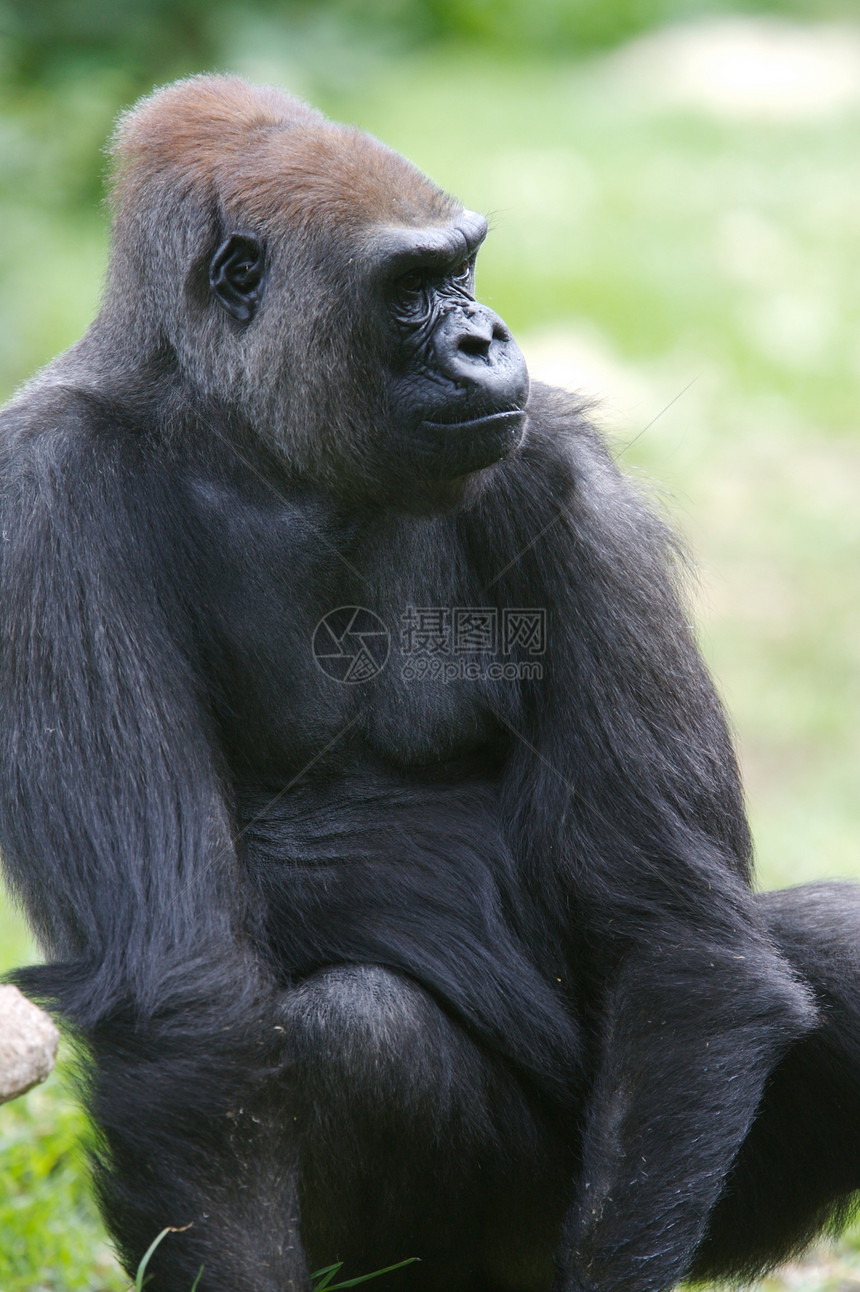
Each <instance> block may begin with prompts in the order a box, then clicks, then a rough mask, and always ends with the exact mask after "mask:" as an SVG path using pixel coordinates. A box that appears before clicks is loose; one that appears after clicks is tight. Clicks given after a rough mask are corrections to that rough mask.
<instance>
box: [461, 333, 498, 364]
mask: <svg viewBox="0 0 860 1292" xmlns="http://www.w3.org/2000/svg"><path fill="white" fill-rule="evenodd" d="M491 343H492V337H487V336H476V335H475V333H474V332H468V333H467V334H466V335H465V336H461V337H460V339H459V341H458V342H457V349H458V350H459V351H460V353H461V354H466V355H468V356H469V358H470V359H486V357H487V355H488V354H489V353H490V345H491Z"/></svg>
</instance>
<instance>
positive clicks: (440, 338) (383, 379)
mask: <svg viewBox="0 0 860 1292" xmlns="http://www.w3.org/2000/svg"><path fill="white" fill-rule="evenodd" d="M486 231H487V225H486V221H485V220H484V219H483V217H482V216H479V215H475V214H474V213H472V212H469V211H460V212H458V213H457V214H455V215H454V217H453V218H452V221H451V223H450V224H447V225H431V226H429V227H426V228H418V229H415V228H405V227H383V228H376V229H373V230H370V231H369V232H367V233H366V235H365V236H364V237H363V238H361V239H360V245H355V244H352V245H349V244H344V245H342V246H338V245H335V246H331V245H330V247H329V256H330V257H331V259H329V265H328V267H329V269H330V270H331V269H333V268H335V262H337V261H341V262H344V261H348V263H349V265H350V267H351V268H352V269H354V267H355V266H356V265H357V266H359V270H358V273H354V272H353V273H352V274H350V275H349V277H350V278H351V279H352V285H353V292H354V293H355V297H356V298H355V299H354V300H353V301H351V302H350V307H349V308H348V309H347V310H346V317H347V318H349V317H350V316H352V317H353V318H354V316H355V315H356V314H357V315H358V318H357V320H356V322H355V323H354V324H353V327H354V340H355V347H356V350H355V354H354V358H355V361H356V363H359V361H360V365H361V368H362V369H363V370H364V369H365V368H366V367H367V364H368V355H367V348H368V342H369V341H371V338H372V341H371V345H372V364H371V368H372V376H371V378H370V381H369V385H370V386H371V387H372V388H373V387H375V389H369V390H368V391H367V392H366V394H365V398H366V400H367V407H366V411H367V414H368V420H369V422H370V424H371V426H372V428H373V431H372V434H373V436H374V438H376V439H377V443H376V444H375V445H374V446H373V448H374V456H375V457H376V458H377V460H378V461H385V460H386V459H387V461H388V463H389V465H390V469H391V470H392V471H393V472H394V473H395V474H396V475H398V476H400V477H401V478H405V479H411V480H413V481H416V482H420V481H422V480H423V481H426V482H427V483H431V484H432V483H440V482H441V483H444V482H446V481H454V480H459V479H461V478H462V477H465V476H469V475H471V474H472V473H474V472H477V471H481V470H483V469H485V468H486V467H489V466H492V464H493V463H495V462H498V461H500V460H501V459H502V458H504V457H506V456H507V455H508V454H509V453H510V452H511V451H512V450H513V449H515V448H516V447H517V446H518V445H519V444H520V443H521V442H522V439H523V436H524V431H525V422H526V415H525V406H526V401H527V399H528V391H529V379H528V372H527V370H526V365H525V361H524V359H523V356H522V354H521V352H520V350H519V348H518V346H517V344H516V342H515V341H514V340H513V338H512V336H511V334H510V332H509V331H508V328H507V327H506V326H505V324H504V323H503V322H502V320H501V319H500V318H499V316H498V315H497V314H495V313H494V312H493V311H492V310H490V309H488V308H487V307H486V306H484V305H480V304H479V303H478V302H476V300H475V297H474V268H475V257H476V255H477V252H478V248H479V247H480V245H481V243H482V241H483V239H484V237H485V235H486ZM266 259H267V253H266V248H265V246H264V244H263V242H262V240H260V239H259V238H257V237H255V235H254V234H253V232H251V231H248V230H241V231H234V232H233V233H231V234H230V235H229V236H228V237H227V238H226V240H225V241H224V242H222V244H221V245H220V246H219V248H218V249H217V251H216V252H215V255H214V256H213V258H212V260H211V262H210V267H209V285H210V288H211V291H212V293H213V295H214V297H215V299H216V300H217V301H218V303H219V305H220V306H221V307H222V308H223V309H224V310H225V311H226V312H227V313H228V314H229V315H230V317H231V318H233V319H234V320H235V321H236V322H237V323H238V324H239V325H240V326H241V327H245V326H247V325H249V324H250V323H251V322H253V320H254V318H255V316H256V314H257V311H258V309H259V308H260V306H261V304H262V303H263V300H264V296H265V289H266V270H267V266H266ZM327 259H328V257H327ZM260 321H261V323H262V318H261V320H260ZM375 410H379V412H378V413H377V412H376V411H375Z"/></svg>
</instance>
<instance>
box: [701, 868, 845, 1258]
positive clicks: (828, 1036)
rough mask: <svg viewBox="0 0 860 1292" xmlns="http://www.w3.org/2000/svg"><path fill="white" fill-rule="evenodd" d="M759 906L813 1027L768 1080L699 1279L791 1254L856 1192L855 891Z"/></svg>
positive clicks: (810, 891) (825, 891)
mask: <svg viewBox="0 0 860 1292" xmlns="http://www.w3.org/2000/svg"><path fill="white" fill-rule="evenodd" d="M759 900H760V902H761V905H762V909H763V911H764V913H765V917H766V920H767V924H768V926H769V928H770V930H771V933H772V935H773V937H774V939H775V940H776V942H777V943H778V945H779V947H780V949H781V950H782V951H783V953H784V954H785V955H786V957H787V958H788V959H789V960H790V962H791V963H792V965H793V966H794V968H795V970H796V971H797V973H798V975H799V976H801V977H802V978H803V979H805V981H806V982H807V983H808V984H809V985H810V986H811V987H812V989H813V991H814V993H815V997H816V1000H817V1002H818V1004H819V1006H820V1011H821V1022H820V1024H819V1026H818V1027H817V1028H816V1029H815V1030H814V1031H813V1032H811V1033H810V1034H809V1035H807V1036H806V1037H804V1038H803V1040H801V1041H799V1042H798V1043H797V1044H796V1045H795V1046H794V1047H793V1048H792V1049H791V1050H790V1051H789V1052H788V1054H787V1055H786V1057H785V1058H784V1059H783V1061H782V1062H781V1064H780V1065H779V1066H778V1068H777V1069H776V1071H775V1072H774V1073H773V1074H772V1076H771V1079H770V1081H769V1082H768V1085H767V1088H766V1091H765V1095H764V1099H763V1101H762V1105H761V1109H760V1112H759V1114H758V1116H757V1118H756V1120H755V1122H754V1123H753V1126H752V1129H751V1131H750V1133H749V1135H748V1137H747V1139H746V1141H745V1143H744V1145H743V1147H742V1148H741V1151H740V1153H739V1154H738V1158H737V1161H736V1163H735V1166H734V1168H733V1170H732V1173H731V1175H730V1176H729V1179H728V1181H727V1184H726V1188H725V1191H724V1194H723V1196H722V1198H721V1199H720V1201H719V1203H718V1204H717V1206H716V1208H715V1209H714V1212H713V1213H712V1216H711V1222H710V1226H709V1230H708V1234H707V1237H706V1239H705V1241H704V1243H703V1244H702V1247H701V1248H700V1250H699V1252H698V1255H697V1258H696V1263H695V1267H694V1273H695V1274H696V1276H701V1277H710V1276H713V1275H717V1274H735V1275H739V1276H742V1277H746V1276H750V1277H751V1276H753V1275H754V1274H756V1273H757V1272H759V1271H760V1270H762V1269H763V1268H766V1267H767V1266H768V1265H770V1264H772V1263H773V1262H774V1261H775V1260H777V1259H781V1258H783V1257H786V1256H789V1255H791V1254H792V1253H793V1252H796V1251H798V1250H799V1249H800V1248H802V1247H803V1246H804V1245H805V1243H806V1242H807V1241H808V1240H809V1239H810V1238H812V1237H813V1236H814V1234H815V1233H816V1232H817V1231H818V1230H819V1229H820V1228H821V1226H822V1224H825V1223H826V1222H827V1221H828V1220H830V1221H832V1222H833V1223H834V1224H838V1222H839V1220H840V1219H841V1218H842V1216H844V1214H845V1212H846V1211H847V1208H848V1205H849V1204H850V1201H851V1197H850V1195H851V1194H852V1193H853V1192H854V1191H855V1190H857V1189H860V887H858V886H856V885H853V884H849V883H841V884H840V883H827V884H811V885H808V886H804V887H800V888H793V889H786V890H784V891H781V892H776V893H765V894H762V895H761V897H760V898H759Z"/></svg>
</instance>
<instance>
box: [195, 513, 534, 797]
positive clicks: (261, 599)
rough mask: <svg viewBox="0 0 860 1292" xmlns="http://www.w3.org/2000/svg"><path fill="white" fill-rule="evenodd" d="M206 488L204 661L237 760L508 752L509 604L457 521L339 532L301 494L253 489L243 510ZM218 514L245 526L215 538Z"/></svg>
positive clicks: (513, 692) (433, 760) (257, 765)
mask: <svg viewBox="0 0 860 1292" xmlns="http://www.w3.org/2000/svg"><path fill="white" fill-rule="evenodd" d="M204 501H205V502H207V504H208V506H207V510H208V511H209V512H210V513H211V514H210V519H211V522H212V542H213V547H212V548H211V549H210V551H209V552H208V553H207V554H206V555H205V558H204V561H203V563H202V568H203V570H204V572H205V573H206V575H207V577H208V578H209V579H211V581H212V584H213V586H212V587H211V599H210V600H209V604H212V605H214V606H215V607H216V614H217V628H216V631H215V633H214V634H212V640H214V641H215V642H216V643H217V645H216V647H215V649H214V650H213V652H212V655H211V658H210V659H209V660H208V661H207V664H206V667H207V671H208V672H209V682H210V684H211V687H212V695H213V701H214V707H215V710H216V714H217V717H218V720H219V724H220V725H221V728H222V730H223V732H224V734H225V738H226V745H227V749H228V753H229V756H230V759H231V761H234V762H235V763H236V764H237V765H238V766H239V767H240V768H253V769H254V774H255V776H259V775H262V776H263V777H264V778H265V779H268V778H269V777H270V776H271V777H272V778H274V779H281V778H282V777H283V776H284V775H296V774H298V773H299V772H301V771H302V769H304V768H306V767H308V766H309V765H312V766H313V767H314V768H315V769H316V771H317V773H318V774H319V773H324V772H325V771H326V770H327V769H331V768H339V767H343V766H344V765H346V766H349V765H350V764H352V763H353V762H355V761H360V762H361V763H364V762H365V761H366V760H367V758H368V757H369V756H370V757H373V758H375V759H378V760H379V761H380V762H381V763H383V764H387V765H389V766H392V765H393V766H402V767H404V768H431V769H432V768H433V767H434V766H435V765H439V764H451V763H460V762H465V763H467V764H471V763H473V762H474V761H475V760H476V759H477V760H478V761H481V762H482V761H483V760H484V759H485V758H486V759H487V760H489V761H490V762H494V761H496V762H497V761H498V760H499V759H500V758H501V757H502V747H503V746H504V745H505V744H506V741H507V734H506V733H507V730H508V729H507V727H506V722H509V721H510V720H511V718H512V716H514V715H515V713H516V709H517V706H518V703H519V676H518V673H517V670H516V667H515V666H514V661H513V659H512V657H511V654H510V650H509V649H508V647H507V645H506V642H505V640H504V639H503V633H504V631H505V626H504V625H503V622H502V620H503V616H504V610H503V608H501V607H499V606H497V605H494V604H493V603H492V601H491V599H490V598H489V597H488V595H487V593H486V591H484V590H482V589H481V587H480V585H479V584H478V582H477V580H476V579H475V577H474V575H473V573H472V571H471V568H470V564H469V560H468V556H467V553H466V552H465V550H464V548H463V546H462V545H461V544H460V543H459V542H458V541H457V535H456V528H455V526H454V524H453V522H451V521H449V520H447V519H445V518H414V517H410V518H402V519H400V520H397V521H389V522H387V523H386V524H383V523H381V522H380V523H379V524H377V525H368V526H366V527H364V529H363V530H362V531H360V532H356V531H355V530H353V531H351V532H344V531H342V530H338V528H337V527H336V526H335V525H334V524H333V523H331V520H330V517H328V516H326V515H325V514H323V515H322V516H319V515H314V514H312V513H311V512H310V511H308V510H305V511H301V510H298V509H286V508H277V507H274V506H272V505H268V504H267V505H265V506H260V505H258V506H256V507H254V508H246V509H244V510H243V514H242V515H241V518H240V519H237V518H236V516H235V514H230V513H227V514H225V510H224V508H223V507H222V506H220V505H217V504H218V501H219V500H218V496H217V494H216V495H214V501H213V499H212V498H209V497H206V498H204ZM249 512H250V514H249ZM216 522H217V524H218V525H219V526H220V527H221V532H220V534H219V535H218V536H217V537H216V532H215V525H216ZM225 524H226V525H227V526H228V527H231V526H232V525H235V524H241V526H242V529H243V533H244V538H245V541H244V542H243V543H242V544H237V543H233V542H230V541H229V535H228V536H227V538H226V539H225V536H224V533H223V526H224V525H225ZM249 537H250V541H249ZM225 553H229V560H226V559H224V557H223V556H222V555H221V554H225ZM213 558H214V559H213ZM251 733H253V735H251Z"/></svg>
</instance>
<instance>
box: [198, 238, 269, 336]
mask: <svg viewBox="0 0 860 1292" xmlns="http://www.w3.org/2000/svg"><path fill="white" fill-rule="evenodd" d="M265 268H266V266H265V255H264V251H263V246H262V243H261V242H260V240H259V239H258V238H256V237H255V236H254V234H253V233H231V234H230V236H229V237H228V238H226V239H225V241H224V242H222V243H221V246H220V247H219V248H218V250H217V251H216V252H215V255H214V256H213V257H212V259H211V261H210V263H209V286H210V287H211V288H212V291H213V292H214V293H215V296H216V298H217V299H218V301H219V302H220V304H221V305H223V307H224V309H225V310H226V311H227V313H228V314H229V315H230V316H231V318H234V319H237V320H238V321H239V322H240V323H250V322H251V319H252V318H253V317H254V315H255V314H256V312H257V307H258V306H259V304H260V301H261V300H262V299H263V288H264V286H265Z"/></svg>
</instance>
